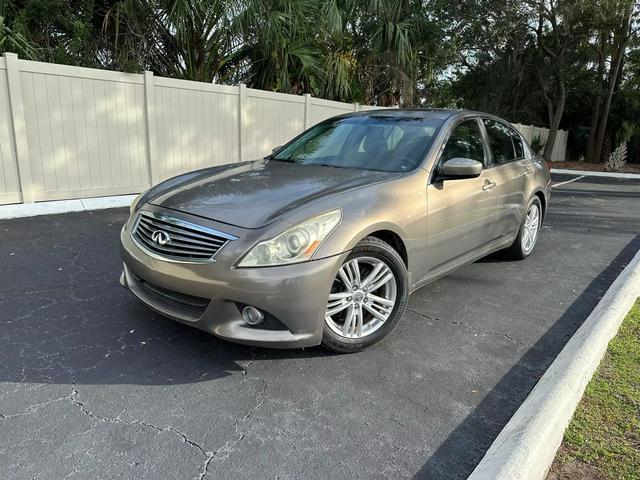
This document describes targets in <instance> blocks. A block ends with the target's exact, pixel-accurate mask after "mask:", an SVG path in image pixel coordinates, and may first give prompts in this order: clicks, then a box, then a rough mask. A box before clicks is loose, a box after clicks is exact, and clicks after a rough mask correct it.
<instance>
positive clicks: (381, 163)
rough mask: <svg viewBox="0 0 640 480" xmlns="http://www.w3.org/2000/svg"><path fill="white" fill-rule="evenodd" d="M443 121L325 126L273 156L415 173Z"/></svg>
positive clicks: (383, 119) (370, 120) (365, 120)
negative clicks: (413, 171)
mask: <svg viewBox="0 0 640 480" xmlns="http://www.w3.org/2000/svg"><path fill="white" fill-rule="evenodd" d="M442 122H443V121H442V120H441V119H437V118H424V117H396V116H383V115H379V116H374V115H372V116H366V117H347V118H340V119H336V120H328V121H326V122H322V123H320V124H318V125H316V126H315V127H313V128H311V129H309V130H308V131H306V132H305V133H303V134H302V135H301V136H300V137H298V138H297V139H295V140H293V141H292V142H291V143H289V144H287V145H285V146H284V147H283V148H282V149H280V150H279V151H278V152H276V153H275V154H273V155H272V156H271V158H272V159H273V160H279V161H286V162H294V163H301V164H311V165H325V166H331V167H341V168H360V169H364V170H381V171H386V172H406V171H409V170H413V169H414V168H415V167H416V166H418V164H419V163H420V162H421V161H422V159H423V158H424V156H425V155H426V153H427V150H428V149H429V147H430V146H431V142H432V140H433V138H434V137H435V135H436V133H437V132H438V129H439V128H440V126H441V125H442Z"/></svg>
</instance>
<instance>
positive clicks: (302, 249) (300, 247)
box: [238, 209, 342, 267]
mask: <svg viewBox="0 0 640 480" xmlns="http://www.w3.org/2000/svg"><path fill="white" fill-rule="evenodd" d="M341 218H342V212H341V211H340V210H339V209H338V210H332V211H330V212H327V213H323V214H322V215H318V216H317V217H313V218H310V219H309V220H305V221H304V222H302V223H300V224H298V225H296V226H295V227H291V228H290V229H288V230H286V231H284V232H283V233H281V234H280V235H278V236H277V237H275V238H272V239H271V240H265V241H263V242H260V243H258V244H257V245H256V246H255V247H253V248H252V249H251V250H249V253H247V254H246V255H245V257H244V258H243V259H242V260H241V261H240V263H239V264H238V266H239V267H266V266H272V265H286V264H289V263H297V262H304V261H306V260H309V259H311V257H312V256H313V254H314V252H315V251H316V250H317V249H318V247H319V246H320V244H321V243H322V241H323V240H324V239H325V238H327V237H328V236H329V234H330V233H331V232H332V231H333V229H334V228H336V226H337V225H338V224H339V223H340V220H341Z"/></svg>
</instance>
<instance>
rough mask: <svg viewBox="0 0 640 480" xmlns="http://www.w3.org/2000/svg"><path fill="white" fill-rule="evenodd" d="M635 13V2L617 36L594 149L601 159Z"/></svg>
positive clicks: (596, 155)
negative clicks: (612, 103) (610, 110)
mask: <svg viewBox="0 0 640 480" xmlns="http://www.w3.org/2000/svg"><path fill="white" fill-rule="evenodd" d="M632 12H633V2H629V7H628V10H627V12H626V13H625V16H624V19H623V21H622V28H621V29H620V30H619V31H618V32H617V34H616V35H615V42H616V53H615V56H614V58H612V59H611V60H612V61H611V69H610V72H609V88H608V89H607V95H606V97H605V100H604V105H603V106H602V115H601V117H600V122H599V125H598V135H597V136H596V145H595V148H594V152H593V153H594V157H595V158H600V155H601V153H602V142H603V141H604V136H605V134H606V132H607V121H608V120H609V109H610V108H611V99H612V98H613V93H614V92H615V88H616V84H617V82H618V76H619V74H620V66H621V65H622V59H623V58H624V53H625V50H626V48H627V43H628V41H629V26H630V23H631V14H632Z"/></svg>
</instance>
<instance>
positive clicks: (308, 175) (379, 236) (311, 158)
mask: <svg viewBox="0 0 640 480" xmlns="http://www.w3.org/2000/svg"><path fill="white" fill-rule="evenodd" d="M549 194H550V175H549V171H548V169H547V166H546V164H545V163H544V162H543V161H542V160H541V159H540V158H539V157H538V156H537V155H536V154H535V153H534V152H533V151H532V150H531V148H530V147H529V145H528V144H527V142H526V141H525V140H524V139H523V138H522V136H521V135H520V134H519V133H518V132H517V131H516V130H515V129H513V128H512V127H511V125H510V124H509V123H507V122H505V121H503V120H501V119H499V118H497V117H494V116H491V115H488V114H483V113H477V112H468V111H449V110H378V111H370V112H364V113H358V114H351V115H343V116H340V117H335V118H332V119H329V120H327V121H324V122H322V123H320V124H318V125H316V126H314V127H312V128H310V129H309V130H307V131H305V132H303V133H302V134H301V135H299V136H298V137H296V138H294V139H293V140H292V141H291V142H289V143H288V144H286V145H284V146H283V147H281V148H278V149H276V150H274V152H273V153H272V154H271V155H270V156H268V157H266V158H263V159H260V160H256V161H250V162H242V163H235V164H229V165H224V166H220V167H213V168H207V169H204V170H198V171H195V172H190V173H187V174H184V175H180V176H178V177H175V178H172V179H169V180H167V181H165V182H163V183H161V184H159V185H156V186H155V187H153V188H151V189H150V190H148V191H146V192H144V193H142V194H141V195H140V196H139V197H138V198H137V199H136V200H135V201H134V203H133V204H132V206H131V216H130V218H129V220H128V222H127V223H126V224H125V225H124V227H123V229H122V233H121V252H122V259H123V263H124V271H123V273H122V276H121V283H122V284H123V285H124V286H126V287H127V288H129V289H130V291H131V292H132V293H133V294H134V295H135V296H136V297H138V298H139V299H140V300H142V301H143V302H144V303H146V304H147V305H148V306H150V307H151V308H153V309H154V310H156V311H158V312H160V313H162V314H163V315H166V316H168V317H170V318H172V319H174V320H177V321H179V322H183V323H186V324H189V325H193V326H194V327H197V328H200V329H202V330H205V331H207V332H210V333H212V334H214V335H217V336H219V337H221V338H225V339H228V340H231V341H235V342H240V343H245V344H250V345H259V346H271V347H281V348H289V347H307V346H312V345H318V344H320V343H322V344H324V345H325V346H327V347H329V348H331V349H334V350H337V351H341V352H351V351H356V350H359V349H362V348H364V347H366V346H368V345H371V344H373V343H375V342H377V341H379V340H381V339H382V338H384V337H385V336H386V335H387V334H389V332H391V330H393V328H394V327H395V326H396V324H397V323H398V322H399V321H400V319H401V317H402V315H403V313H404V310H405V307H406V305H407V299H408V296H409V294H410V293H411V292H412V291H414V290H416V289H418V288H420V287H421V286H423V285H425V284H426V283H427V282H430V281H433V280H435V279H436V278H438V277H441V276H442V275H446V274H447V273H449V272H451V271H452V270H454V269H456V268H459V267H461V266H463V265H465V264H467V263H470V262H473V261H475V260H477V259H479V258H481V257H483V256H486V255H488V254H490V253H492V252H496V251H498V250H503V251H504V254H505V255H506V256H508V257H509V258H511V259H524V258H526V257H527V256H529V255H530V254H531V252H532V251H533V249H534V247H535V245H536V241H537V239H538V236H539V232H540V228H541V225H542V220H543V218H544V214H545V212H546V209H547V205H548V203H549Z"/></svg>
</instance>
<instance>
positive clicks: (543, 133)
mask: <svg viewBox="0 0 640 480" xmlns="http://www.w3.org/2000/svg"><path fill="white" fill-rule="evenodd" d="M512 125H513V126H514V128H515V129H516V130H518V131H519V132H520V133H521V134H522V136H523V137H524V138H525V140H527V142H529V143H531V142H532V141H533V139H534V138H536V137H539V138H540V140H541V141H542V143H543V144H544V143H546V141H547V137H548V136H549V129H548V128H544V127H534V126H533V125H521V124H519V123H513V124H512ZM567 138H568V133H567V131H566V130H558V133H557V134H556V143H555V145H554V146H553V152H552V153H551V160H552V161H554V162H564V161H565V159H566V151H567ZM540 153H542V152H540Z"/></svg>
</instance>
